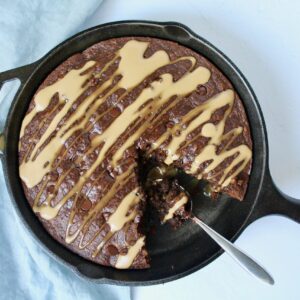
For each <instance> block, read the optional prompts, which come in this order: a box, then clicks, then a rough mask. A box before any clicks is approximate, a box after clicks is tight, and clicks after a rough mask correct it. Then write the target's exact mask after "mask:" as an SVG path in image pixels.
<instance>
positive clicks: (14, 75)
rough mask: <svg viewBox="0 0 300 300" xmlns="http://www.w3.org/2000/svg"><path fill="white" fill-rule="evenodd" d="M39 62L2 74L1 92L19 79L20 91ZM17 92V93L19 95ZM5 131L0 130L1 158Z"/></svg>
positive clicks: (0, 80) (0, 74)
mask: <svg viewBox="0 0 300 300" xmlns="http://www.w3.org/2000/svg"><path fill="white" fill-rule="evenodd" d="M36 65H37V62H35V63H32V64H29V65H25V66H22V67H19V68H16V69H11V70H8V71H4V72H1V73H0V90H1V88H2V86H3V84H4V83H5V82H7V81H10V80H14V79H19V80H20V82H21V84H20V86H19V89H18V91H19V90H20V89H21V88H22V87H23V85H24V83H25V81H26V80H27V79H28V77H29V76H30V75H31V73H32V72H33V70H34V68H35V67H36ZM18 91H17V93H18ZM2 130H3V129H2V128H0V158H2V157H3V154H4V149H5V136H4V133H3V131H2Z"/></svg>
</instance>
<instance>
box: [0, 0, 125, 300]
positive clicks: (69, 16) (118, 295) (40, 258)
mask: <svg viewBox="0 0 300 300" xmlns="http://www.w3.org/2000/svg"><path fill="white" fill-rule="evenodd" d="M101 2H102V0H100V1H99V0H85V1H80V0H78V1H76V0H64V1H60V0H51V1H46V0H45V1H42V0H40V1H38V0H30V1H27V0H23V1H21V0H18V1H17V0H15V1H11V0H1V4H0V16H1V17H0V72H2V71H5V70H8V69H12V68H16V67H19V66H22V65H25V64H28V63H31V62H34V61H36V60H37V59H39V58H40V57H42V56H43V55H44V54H45V53H47V52H48V51H49V50H51V49H52V48H53V47H54V46H56V45H57V44H58V43H59V42H61V41H63V40H64V39H66V38H67V37H69V36H71V35H72V34H74V33H76V32H77V31H78V30H80V28H81V26H82V25H83V24H84V23H85V22H86V21H87V20H88V18H89V17H90V16H91V15H92V14H93V13H94V11H95V10H96V9H97V8H98V6H99V5H100V4H101ZM17 86H18V85H17V84H16V83H15V82H14V83H6V84H5V85H4V86H3V88H2V89H1V91H0V129H2V128H3V124H4V121H5V117H6V113H7V110H8V107H9V105H10V103H11V100H12V97H13V95H14V93H15V91H16V89H17ZM16 176H17V175H16ZM0 177H1V178H0V299H5V300H11V299H22V300H27V299H47V300H50V299H55V300H56V299H58V300H60V299H63V300H68V299H72V300H74V299H84V300H86V299H97V300H98V299H105V300H106V299H108V300H114V299H122V300H123V299H124V300H126V299H130V291H129V288H127V287H116V286H109V285H100V284H95V283H91V282H88V281H87V280H84V279H82V278H79V277H78V276H77V275H75V274H74V273H73V272H72V271H71V270H69V269H68V268H67V267H65V266H63V265H61V264H60V263H58V262H57V261H55V260H54V259H53V258H52V257H50V256H49V255H48V254H47V253H46V252H45V251H44V250H43V249H42V248H41V246H40V245H38V244H37V242H36V241H35V240H34V239H33V238H32V236H31V235H30V234H29V233H28V232H27V230H26V229H25V228H24V225H23V224H22V223H21V222H20V220H19V219H18V217H17V215H16V212H15V211H14V209H13V206H12V204H11V201H10V199H9V195H8V193H7V189H6V187H5V182H4V178H3V171H2V168H1V171H0Z"/></svg>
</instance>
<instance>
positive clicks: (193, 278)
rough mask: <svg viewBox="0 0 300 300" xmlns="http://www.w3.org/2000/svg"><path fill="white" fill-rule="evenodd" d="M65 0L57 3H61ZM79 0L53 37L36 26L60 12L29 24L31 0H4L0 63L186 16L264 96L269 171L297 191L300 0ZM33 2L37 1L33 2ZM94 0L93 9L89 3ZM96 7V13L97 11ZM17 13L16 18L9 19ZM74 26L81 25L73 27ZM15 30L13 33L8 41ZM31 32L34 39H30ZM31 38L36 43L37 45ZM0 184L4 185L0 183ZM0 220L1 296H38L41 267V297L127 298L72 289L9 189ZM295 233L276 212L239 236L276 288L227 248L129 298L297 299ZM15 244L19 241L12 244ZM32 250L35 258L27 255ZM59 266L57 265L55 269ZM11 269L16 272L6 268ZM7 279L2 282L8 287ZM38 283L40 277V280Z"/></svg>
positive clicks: (299, 274) (299, 231) (299, 273)
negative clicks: (95, 31)
mask: <svg viewBox="0 0 300 300" xmlns="http://www.w3.org/2000/svg"><path fill="white" fill-rule="evenodd" d="M45 2H46V1H45ZM62 2H63V1H60V3H62ZM65 2H68V1H65ZM65 2H63V3H65ZM78 2H80V3H81V4H80V5H81V7H80V9H78V7H79V6H78V7H77V9H78V13H74V12H75V11H73V9H71V6H70V7H68V10H66V11H64V10H62V11H60V10H59V11H58V14H67V15H68V17H66V19H65V21H64V22H62V23H61V25H60V26H56V27H55V28H56V29H55V30H53V31H52V30H51V31H50V33H51V34H49V33H47V34H46V33H45V32H42V33H41V32H40V31H39V27H38V25H37V24H39V22H41V21H42V20H43V19H47V18H48V19H49V22H51V21H53V20H55V19H56V17H55V16H53V14H49V13H48V10H49V8H48V6H43V5H41V6H42V7H44V12H43V13H42V14H41V15H40V16H39V17H36V16H35V18H33V17H32V16H31V19H30V20H31V21H28V20H27V19H26V20H23V19H22V18H21V17H22V16H21V17H20V15H22V14H24V15H25V14H26V13H25V12H24V10H25V8H26V9H27V8H28V6H30V5H29V4H27V5H26V7H25V6H24V3H25V1H24V3H23V7H22V5H20V3H22V2H21V1H15V2H12V1H11V3H10V2H9V3H8V2H7V3H6V2H5V1H4V4H5V5H3V4H2V3H3V1H2V2H1V6H0V15H1V16H3V14H2V13H1V9H3V7H6V8H7V7H9V10H10V12H9V13H8V14H9V16H10V17H9V19H8V21H7V22H6V25H5V27H4V25H3V20H2V19H0V45H1V46H0V70H1V71H2V70H5V69H8V68H12V67H16V66H19V65H23V64H25V63H29V62H32V61H34V60H35V59H37V58H39V57H40V56H41V55H42V54H44V53H45V52H47V51H48V50H50V49H51V48H52V47H53V46H55V45H56V44H57V43H58V42H59V41H61V40H63V39H64V38H66V37H67V36H68V35H70V34H72V33H75V32H76V31H77V30H78V29H79V27H80V29H84V28H88V27H91V26H95V25H97V24H100V23H105V22H110V21H117V20H125V19H148V20H157V21H171V20H173V21H178V22H182V23H184V24H186V25H187V26H189V27H191V28H192V29H193V30H194V31H195V32H197V33H198V34H199V35H201V36H203V37H204V38H206V39H208V40H209V41H210V42H212V43H213V44H214V45H215V46H217V47H218V48H219V49H221V50H222V51H223V52H224V53H225V54H226V55H228V56H229V57H230V58H231V59H232V60H233V61H234V63H236V64H237V65H238V67H239V68H240V69H241V71H242V72H243V73H244V75H245V76H246V77H247V78H248V80H249V81H250V83H251V85H252V87H253V88H254V90H255V92H256V94H257V96H258V99H259V102H260V104H261V106H262V109H263V113H264V116H265V120H266V123H267V129H268V134H269V146H270V166H271V173H272V176H273V178H274V180H275V182H276V184H277V185H278V186H279V187H280V188H281V189H282V190H283V191H284V192H285V193H287V194H289V195H291V196H294V197H296V198H298V199H299V198H300V186H299V182H300V156H299V153H300V134H299V132H300V131H299V129H300V118H299V111H300V101H299V91H298V85H299V69H300V39H299V35H300V26H299V18H300V3H299V2H298V1H297V0H295V1H293V0H289V1H283V0H281V1H280V0H265V1H260V0H253V1H238V0H226V1H225V0H214V1H211V0H185V1H180V0H172V1H171V0H170V1H161V0H144V1H140V0H105V1H104V2H103V4H101V6H100V7H99V8H98V9H97V6H98V5H96V1H85V2H84V5H83V4H82V1H78ZM16 3H17V4H16ZM26 3H27V2H26ZM28 3H29V1H28ZM30 3H34V4H33V5H36V2H35V1H31V2H30ZM40 3H42V1H40ZM48 3H49V2H48ZM51 3H53V1H51ZM74 3H76V1H74ZM97 4H99V1H98V2H97ZM64 5H65V4H64ZM78 5H79V4H78ZM89 5H91V6H90V7H88V6H89ZM93 5H94V7H95V8H94V7H93ZM20 8H21V10H20V11H21V12H22V13H21V12H19V13H18V14H17V15H15V11H16V10H19V9H20ZM93 9H95V10H94V11H93V12H92V10H93ZM12 11H13V12H12ZM53 11H55V9H53ZM56 12H57V11H56ZM17 16H18V17H17ZM14 17H15V18H16V19H18V20H16V19H13V18H14ZM19 18H20V20H19ZM21 19H22V20H21ZM75 20H76V22H75ZM54 23H55V22H54ZM24 24H27V27H30V35H28V33H26V26H25V25H24ZM70 24H73V25H74V24H76V25H74V26H73V25H72V26H70V27H69V25H70ZM80 24H81V25H80ZM32 27H33V28H32ZM4 29H5V30H4ZM56 30H57V35H56ZM36 31H37V32H38V33H36ZM14 32H19V33H18V35H19V36H20V37H21V38H22V41H23V42H24V43H25V44H23V45H21V44H18V46H16V45H17V44H16V41H17V39H16V37H15V36H14ZM11 34H12V35H13V37H12V38H10V35H11ZM32 34H33V35H34V38H32ZM35 35H36V36H35ZM47 35H49V37H47ZM4 37H5V38H4ZM6 37H8V38H6ZM31 41H34V44H33V43H31ZM48 42H49V43H48ZM24 45H27V46H26V47H25V48H26V49H27V50H26V51H25V50H24V49H23V48H24ZM36 49H38V50H36ZM3 50H5V52H3ZM23 51H24V55H23ZM35 51H37V52H35ZM4 53H6V55H7V53H10V54H11V56H9V57H10V59H9V60H7V59H6V58H5V59H4V60H3V59H2V57H3V56H2V55H3V54H4ZM13 92H14V91H13V90H11V85H8V84H6V85H5V87H4V89H3V90H2V91H1V93H0V94H1V95H0V97H1V96H2V98H3V94H5V95H7V93H10V94H12V93H13ZM5 102H7V101H5ZM0 105H1V120H2V119H4V117H5V116H4V113H3V110H2V103H0ZM0 184H1V187H2V186H3V182H1V183H0ZM1 191H3V188H1ZM3 210H5V212H3ZM3 216H4V217H3ZM0 218H1V219H0V226H1V229H0V232H1V236H0V259H1V266H0V271H1V273H0V276H1V278H0V279H1V282H0V291H1V293H0V299H1V297H2V295H3V297H4V296H6V297H5V299H14V298H16V297H13V295H21V294H20V293H19V294H16V293H11V294H8V291H7V290H13V289H16V290H20V291H21V290H22V289H23V290H25V291H26V293H27V294H24V295H26V296H27V297H28V299H36V298H30V297H31V296H32V295H33V294H32V292H30V290H35V286H36V285H38V284H36V281H35V277H34V276H33V274H35V273H41V274H40V275H39V276H40V277H41V280H45V279H46V283H47V285H46V287H45V281H43V284H42V285H41V287H39V289H40V290H41V291H43V293H44V294H42V295H46V294H47V293H49V296H48V298H47V299H63V297H64V298H66V299H68V298H67V297H68V295H69V294H70V293H71V294H70V295H71V296H72V298H73V299H77V298H78V299H79V298H83V299H88V295H89V297H90V298H91V299H98V298H100V299H102V298H103V299H110V298H109V297H110V295H112V296H111V297H114V296H116V297H117V296H119V299H126V296H127V294H126V292H127V290H126V288H119V289H118V288H117V287H111V288H109V289H108V288H107V287H106V286H105V287H102V286H101V287H95V286H93V287H92V288H91V287H90V286H89V285H88V286H86V283H84V282H82V281H80V287H79V291H80V292H78V293H77V294H76V293H73V294H72V291H73V289H74V288H75V289H76V285H77V282H76V284H75V283H74V282H75V278H76V277H75V276H74V275H73V274H71V272H69V271H68V270H66V269H64V268H63V267H61V266H57V264H56V263H55V262H53V261H52V259H49V258H47V257H46V256H45V254H44V253H42V251H41V250H40V249H37V246H35V245H33V243H32V241H31V238H30V236H27V234H26V233H25V231H24V229H23V228H22V226H21V225H19V224H18V222H17V220H16V219H15V215H14V213H13V212H12V210H11V208H10V204H9V200H8V198H7V195H6V194H5V191H4V192H2V194H1V202H0ZM2 218H4V219H3V220H2ZM7 220H8V221H7ZM15 224H17V225H15ZM4 227H11V228H13V227H16V228H17V229H16V230H14V231H13V232H14V235H13V238H12V237H11V236H7V235H8V233H9V230H6V229H4ZM2 236H4V238H2ZM299 237H300V226H299V224H296V223H295V222H293V221H291V220H288V219H286V218H283V217H279V216H270V217H266V218H263V219H260V220H258V221H257V222H255V223H254V224H252V225H251V226H249V227H248V228H247V229H246V230H245V232H244V233H243V234H242V236H241V237H240V238H239V239H238V240H237V242H236V244H237V245H239V246H240V247H242V248H243V249H245V250H247V251H248V252H249V253H250V254H251V255H253V256H254V257H256V258H257V259H258V260H259V261H261V262H262V263H263V265H264V266H266V267H267V269H268V270H269V271H270V272H271V273H272V274H273V276H274V277H275V280H276V284H275V286H274V287H269V286H266V285H264V284H262V283H260V282H258V281H256V279H254V278H252V277H250V276H249V275H247V274H246V273H244V272H243V271H241V270H240V268H239V267H238V266H236V265H235V264H234V263H233V262H232V261H231V259H230V258H229V257H227V256H226V255H222V256H221V257H220V258H218V259H217V260H216V261H214V262H213V263H211V264H210V265H209V266H207V267H206V268H204V269H203V270H200V271H198V272H196V273H194V274H192V275H190V276H187V277H185V278H183V279H180V280H177V281H174V282H171V283H167V284H164V285H157V286H152V287H138V288H134V289H132V290H131V292H132V293H131V297H132V298H133V299H138V300H140V299H141V300H147V299H155V298H159V299H164V300H169V299H170V300H171V299H172V300H177V299H205V300H219V299H222V300H226V299H230V300H235V299H236V300H240V299H243V300H247V299H248V300H250V299H251V300H252V299H255V300H260V299H263V300H279V299H280V300H281V299H289V300H298V299H299V294H300V285H299V282H300V259H299V253H300V238H299ZM16 241H17V242H16ZM3 243H8V244H9V246H5V247H3ZM16 243H17V244H16ZM12 245H14V246H13V247H12ZM32 246H34V247H33V248H34V252H31V251H32V248H31V247H32ZM25 248H28V249H30V253H34V256H32V257H30V258H28V256H29V255H30V254H29V253H28V252H29V251H28V250H26V249H25ZM2 249H5V251H8V252H12V254H11V256H7V254H6V255H5V256H6V257H10V262H9V263H6V266H7V267H6V269H5V275H4V273H3V272H2V268H3V263H2V260H3V257H4V255H3V253H2V252H3V250H2ZM19 253H21V256H20V254H19ZM36 253H38V254H36ZM22 255H23V256H22ZM21 257H23V259H21ZM26 257H27V260H30V262H27V260H26ZM24 261H25V262H26V263H24ZM41 261H42V262H43V261H45V263H44V264H43V263H41ZM4 265H5V264H4ZM41 265H42V266H43V267H41ZM53 269H54V270H59V271H56V272H53ZM3 270H4V269H3ZM10 270H11V271H10ZM10 272H11V273H12V274H13V275H10ZM56 273H58V274H60V275H62V274H63V278H62V276H58V277H57V278H58V279H57V278H56V275H55V274H56ZM49 274H51V276H50V275H49ZM35 276H36V275H35ZM6 277H8V278H6ZM28 278H31V279H30V280H29V279H28ZM76 279H77V278H76ZM3 281H4V282H5V284H6V285H4V284H3ZM41 282H42V281H39V283H40V284H41ZM73 283H74V284H73ZM96 289H97V292H99V293H101V294H100V295H104V294H105V293H108V294H107V297H104V296H102V298H101V296H100V297H96V296H95V293H96V292H95V291H96ZM2 291H4V293H3V292H2ZM52 291H55V292H52ZM55 293H59V294H55ZM79 293H81V294H79ZM9 295H11V298H9ZM56 295H59V296H62V295H63V297H61V298H58V297H56ZM42 298H44V297H40V299H42ZM45 298H46V297H45ZM17 299H18V298H17ZM22 299H24V298H22ZM25 299H26V298H25Z"/></svg>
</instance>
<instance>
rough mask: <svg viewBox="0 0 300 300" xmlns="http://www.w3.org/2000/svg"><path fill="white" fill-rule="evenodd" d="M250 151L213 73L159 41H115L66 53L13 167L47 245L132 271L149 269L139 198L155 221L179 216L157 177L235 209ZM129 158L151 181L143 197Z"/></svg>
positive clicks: (225, 87) (237, 106) (239, 111)
mask: <svg viewBox="0 0 300 300" xmlns="http://www.w3.org/2000/svg"><path fill="white" fill-rule="evenodd" d="M251 148H252V144H251V138H250V132H249V125H248V121H247V117H246V114H245V111H244V108H243V105H242V102H241V100H240V99H239V97H238V95H237V94H236V92H235V91H234V89H233V87H232V85H231V83H230V82H229V81H228V80H227V79H226V77H225V76H224V75H223V74H222V73H221V72H220V71H219V70H218V69H217V68H216V67H215V66H214V65H212V64H211V63H210V62H209V61H208V60H207V59H205V58H204V57H202V56H201V55H199V54H197V53H196V52H194V51H192V50H190V49H188V48H185V47H183V46H180V45H178V44H177V43H174V42H171V41H166V40H160V39H155V38H146V37H124V38H116V39H111V40H107V41H102V42H100V43H98V44H95V45H93V46H92V47H90V48H88V49H86V50H85V51H84V52H82V53H79V54H76V55H73V56H72V57H70V58H69V59H67V60H66V61H65V62H63V63H62V64H61V65H59V66H58V67H57V68H56V69H55V70H54V71H53V72H52V73H51V74H50V75H49V76H48V77H47V78H46V79H45V80H44V82H43V83H42V84H41V86H40V87H39V88H38V90H37V92H36V93H35V95H34V97H33V99H32V100H31V103H30V106H29V109H28V112H27V114H26V116H25V118H24V120H23V123H22V128H21V132H20V143H19V170H20V177H21V180H22V184H23V188H24V191H25V195H26V197H27V199H28V201H29V203H30V205H31V207H32V209H33V211H34V212H35V214H36V215H37V217H38V218H39V220H40V221H41V222H42V224H43V226H44V227H45V229H46V230H47V231H48V232H49V233H50V235H51V236H52V237H54V238H55V239H56V240H57V241H58V242H60V243H62V244H63V245H65V246H66V247H67V248H69V249H70V250H72V251H74V252H76V253H78V254H79V255H81V256H83V257H85V258H86V259H89V260H91V261H94V262H96V263H99V264H101V265H106V266H112V267H115V268H121V269H126V268H136V269H138V268H147V267H149V257H148V253H147V249H146V246H145V242H146V234H147V232H145V230H144V229H142V228H144V227H145V226H144V224H143V223H144V218H143V216H144V215H145V213H146V212H145V210H146V209H147V205H146V203H147V201H149V202H150V203H152V205H153V206H154V207H155V208H156V210H157V211H158V213H159V215H160V217H161V220H162V222H166V221H169V220H173V222H175V223H176V222H180V221H181V220H183V219H185V218H186V217H187V215H186V212H185V209H184V206H185V204H186V203H187V201H188V198H187V195H186V194H185V193H184V192H183V191H182V190H181V189H180V188H179V186H178V184H177V182H176V179H175V178H172V177H168V176H165V174H167V173H168V172H170V170H171V171H172V168H173V169H174V168H177V169H181V170H182V171H184V172H186V173H188V174H191V175H192V176H194V177H196V178H198V179H204V180H206V181H207V182H209V184H210V188H211V190H212V191H213V192H214V193H226V194H228V195H230V196H231V197H233V198H236V199H238V200H242V199H243V197H244V195H245V192H246V188H247V183H248V177H249V173H250V168H251V158H252V151H251ZM141 161H143V164H144V163H146V165H147V161H152V162H153V161H154V162H155V164H156V172H158V173H161V175H162V176H161V178H158V179H157V178H156V180H155V185H151V184H150V186H151V187H150V188H145V186H146V184H145V181H144V180H142V179H141V178H142V177H143V176H141V172H143V169H144V168H143V165H141ZM146 169H147V168H146ZM149 173H151V171H150V172H149ZM152 173H153V172H152ZM152 175H153V174H152ZM146 176H147V174H146ZM149 178H151V176H150V177H149ZM146 181H147V180H146ZM141 225H143V226H141ZM170 234H171V233H170Z"/></svg>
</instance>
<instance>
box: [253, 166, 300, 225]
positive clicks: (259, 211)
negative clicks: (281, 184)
mask: <svg viewBox="0 0 300 300" xmlns="http://www.w3.org/2000/svg"><path fill="white" fill-rule="evenodd" d="M273 214H275V215H283V216H285V217H288V218H290V219H292V220H294V221H296V222H298V223H300V200H298V199H294V198H292V197H290V196H288V195H285V194H284V193H283V192H281V191H280V190H279V189H278V188H277V187H276V185H275V183H274V181H273V179H272V177H271V174H270V170H269V169H268V170H267V172H266V175H265V178H264V183H263V187H262V192H261V196H260V198H259V199H258V203H257V205H256V207H255V208H254V211H253V213H252V214H251V216H250V218H249V220H248V223H252V222H253V221H255V220H257V219H259V218H261V217H264V216H267V215H273Z"/></svg>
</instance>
